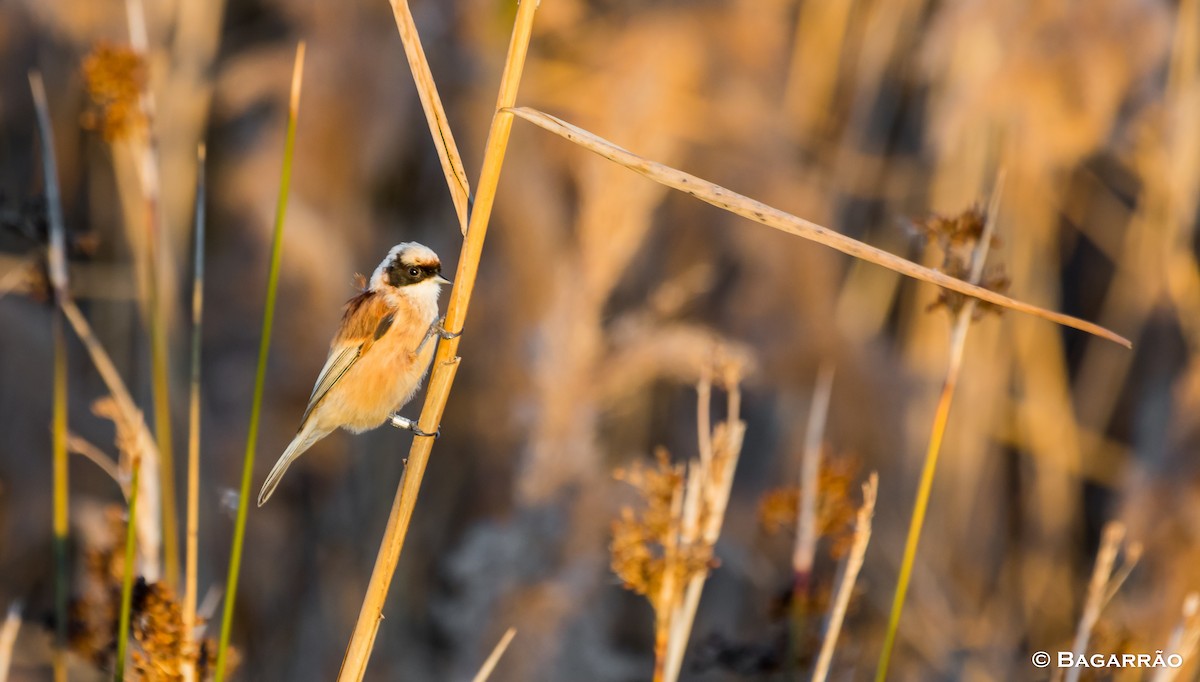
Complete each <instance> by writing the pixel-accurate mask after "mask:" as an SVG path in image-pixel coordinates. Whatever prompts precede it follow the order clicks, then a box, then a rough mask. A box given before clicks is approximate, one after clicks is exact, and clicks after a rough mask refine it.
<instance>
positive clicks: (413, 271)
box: [408, 268, 421, 277]
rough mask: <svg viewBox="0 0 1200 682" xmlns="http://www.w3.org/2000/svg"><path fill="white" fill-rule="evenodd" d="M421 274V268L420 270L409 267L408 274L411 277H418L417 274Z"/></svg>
mask: <svg viewBox="0 0 1200 682" xmlns="http://www.w3.org/2000/svg"><path fill="white" fill-rule="evenodd" d="M420 274H421V271H420V270H418V269H416V268H409V269H408V276H409V277H417V276H419V275H420Z"/></svg>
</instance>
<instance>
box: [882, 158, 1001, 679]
mask: <svg viewBox="0 0 1200 682" xmlns="http://www.w3.org/2000/svg"><path fill="white" fill-rule="evenodd" d="M1003 191H1004V171H1003V170H1001V171H1000V172H999V174H998V175H997V177H996V183H995V186H994V188H993V189H992V197H991V201H990V202H989V206H988V212H987V217H986V222H985V223H984V225H983V232H982V234H980V235H979V237H978V241H976V243H975V248H974V251H973V253H972V254H971V263H970V272H969V277H970V281H971V282H972V283H978V282H980V281H981V280H982V278H983V267H984V264H985V263H986V262H987V255H988V250H989V249H990V247H991V243H992V237H993V235H994V234H995V232H996V222H997V215H998V214H999V212H1000V198H1001V196H1002V194H1003ZM976 304H977V300H976V299H974V298H971V299H967V300H966V302H965V304H964V305H963V306H962V308H961V309H960V310H959V311H958V314H957V317H956V319H955V321H954V327H953V328H952V329H951V331H950V358H949V361H948V363H947V367H946V379H945V381H944V382H943V384H942V392H941V395H940V396H939V397H938V403H937V408H936V410H935V412H934V416H933V426H932V428H931V433H930V436H929V445H928V447H927V449H926V451H925V462H924V464H923V465H922V467H921V479H920V482H919V483H918V485H917V496H916V500H915V501H914V503H913V514H912V519H911V521H910V522H909V526H908V535H907V537H906V539H905V542H904V557H903V559H902V560H901V563H900V575H899V576H898V577H897V581H896V592H895V594H894V596H893V598H892V608H891V614H890V615H889V616H888V625H887V631H886V633H885V635H884V641H883V649H882V651H881V653H880V655H879V667H878V668H877V669H876V671H875V680H876V682H883V680H885V679H886V678H887V672H888V664H889V663H890V661H891V656H892V648H893V647H894V645H895V643H896V633H897V632H898V631H899V628H900V614H901V612H902V611H903V610H904V600H905V597H906V596H907V594H908V585H909V581H910V580H911V578H912V570H913V565H914V563H915V562H916V556H917V547H918V545H919V543H920V541H921V529H922V528H923V527H924V525H925V513H926V511H927V510H928V508H929V498H930V496H931V495H932V493H933V479H934V474H935V473H936V472H937V463H938V458H939V456H940V455H941V451H942V442H943V440H944V439H945V435H946V427H947V426H948V425H949V422H950V408H951V406H952V405H953V403H954V393H955V390H956V389H957V387H958V380H959V374H960V373H961V370H962V361H963V353H964V352H965V350H966V346H967V332H968V331H969V330H970V327H971V320H972V319H973V318H974V317H975V308H976Z"/></svg>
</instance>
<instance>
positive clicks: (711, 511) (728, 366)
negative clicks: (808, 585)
mask: <svg viewBox="0 0 1200 682" xmlns="http://www.w3.org/2000/svg"><path fill="white" fill-rule="evenodd" d="M719 352H720V351H719V349H718V353H719ZM715 364H717V365H718V367H717V372H718V373H719V374H720V377H719V379H720V383H721V386H722V387H723V388H724V389H725V391H726V415H725V421H723V422H721V423H720V424H717V426H716V427H715V428H714V427H713V425H712V422H711V418H710V412H709V406H708V403H709V400H708V397H709V395H710V392H711V386H712V379H711V376H710V375H709V374H708V373H707V372H706V373H705V375H704V377H703V378H702V379H701V382H700V385H699V386H698V388H697V407H696V410H697V414H696V416H697V428H698V429H699V433H700V434H702V435H701V441H700V442H701V447H700V461H699V462H693V463H691V464H690V465H689V466H688V468H687V478H686V484H685V486H684V493H683V494H684V499H683V508H684V510H685V514H684V515H683V519H682V524H681V526H680V530H681V533H680V535H679V538H678V539H679V541H681V542H682V543H683V544H684V545H685V546H687V547H688V548H691V550H692V551H693V552H694V551H695V550H696V549H699V550H700V556H701V557H705V558H707V560H706V561H705V562H704V569H703V570H691V571H688V572H687V573H686V574H685V575H687V582H686V584H685V587H684V589H683V592H682V595H681V597H682V598H676V599H674V600H673V602H674V603H672V604H670V606H669V609H670V638H669V640H668V645H667V650H666V666H665V668H664V673H665V674H664V676H663V678H662V679H663V680H665V682H675V681H676V680H678V679H679V673H680V671H681V670H682V668H683V654H684V652H685V651H686V650H687V644H688V639H689V638H690V637H691V634H692V624H693V622H694V621H695V619H696V609H697V608H699V606H700V597H701V595H702V593H703V592H704V583H705V581H706V580H707V579H708V563H709V561H711V559H712V555H713V550H714V548H715V547H716V545H717V540H718V539H719V538H720V536H721V528H722V526H724V524H725V510H726V508H727V507H728V506H729V494H730V492H731V491H732V490H733V474H734V472H735V471H736V470H737V463H738V459H739V458H740V456H741V453H742V441H743V438H744V436H745V434H746V423H745V422H743V421H741V403H742V393H741V388H740V382H741V379H742V371H743V368H742V367H741V366H740V363H736V362H734V361H731V360H730V359H729V358H718V359H717V361H716V363H715ZM672 535H674V534H672ZM693 561H694V560H693ZM674 573H675V571H672V570H671V569H670V568H669V567H668V568H667V570H666V571H665V575H673V574H674ZM664 582H666V581H664ZM657 610H658V607H656V611H657Z"/></svg>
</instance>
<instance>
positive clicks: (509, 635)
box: [471, 628, 517, 682]
mask: <svg viewBox="0 0 1200 682" xmlns="http://www.w3.org/2000/svg"><path fill="white" fill-rule="evenodd" d="M516 636H517V629H516V628H509V629H508V631H507V632H505V633H504V636H503V637H501V638H500V641H499V642H496V646H495V648H493V649H492V653H491V654H489V655H488V657H487V660H486V661H484V662H483V665H482V666H480V668H479V672H477V673H475V677H473V678H471V682H487V680H488V678H489V677H491V676H492V672H493V671H494V670H495V669H496V665H497V664H499V663H500V657H502V656H504V652H505V651H507V650H508V645H509V644H511V643H512V641H513V637H516Z"/></svg>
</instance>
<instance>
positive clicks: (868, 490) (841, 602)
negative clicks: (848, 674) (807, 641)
mask: <svg viewBox="0 0 1200 682" xmlns="http://www.w3.org/2000/svg"><path fill="white" fill-rule="evenodd" d="M878 492H879V474H877V473H875V472H874V471H872V472H871V476H870V478H868V479H867V482H866V483H864V484H863V503H862V506H861V507H859V508H858V517H857V519H856V520H855V523H854V540H853V542H852V544H851V546H850V554H849V556H847V558H846V567H845V568H844V569H842V579H841V580H839V581H838V587H837V594H835V595H834V598H833V608H832V609H831V610H830V612H829V623H828V624H827V625H826V626H825V638H824V639H823V640H822V641H821V653H820V654H819V655H818V656H817V664H816V666H815V667H814V668H813V676H812V679H813V682H824V681H825V678H826V677H828V676H829V665H830V663H832V662H833V651H834V649H836V648H837V641H838V635H839V634H840V633H841V631H842V622H843V621H845V619H846V609H847V607H849V605H850V597H851V595H852V594H854V583H855V582H857V580H858V572H859V571H861V570H862V565H863V557H864V556H866V554H867V545H868V544H870V542H871V519H872V518H873V517H874V515H875V499H876V496H877V494H878Z"/></svg>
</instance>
